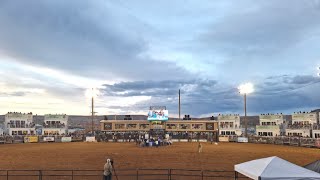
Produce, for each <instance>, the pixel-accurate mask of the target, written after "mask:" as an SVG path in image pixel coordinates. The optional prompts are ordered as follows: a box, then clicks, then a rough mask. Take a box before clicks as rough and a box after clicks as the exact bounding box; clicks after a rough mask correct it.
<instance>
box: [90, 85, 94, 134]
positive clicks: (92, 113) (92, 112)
mask: <svg viewBox="0 0 320 180" xmlns="http://www.w3.org/2000/svg"><path fill="white" fill-rule="evenodd" d="M91 108H92V109H91V120H92V124H91V125H92V134H94V131H93V116H94V110H93V108H94V107H93V88H92V98H91Z"/></svg>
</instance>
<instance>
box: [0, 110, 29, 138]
mask: <svg viewBox="0 0 320 180" xmlns="http://www.w3.org/2000/svg"><path fill="white" fill-rule="evenodd" d="M4 129H5V130H4V131H5V133H6V134H9V135H30V134H35V124H34V122H33V115H32V113H31V112H30V113H21V112H8V113H7V114H6V115H5V122H4Z"/></svg>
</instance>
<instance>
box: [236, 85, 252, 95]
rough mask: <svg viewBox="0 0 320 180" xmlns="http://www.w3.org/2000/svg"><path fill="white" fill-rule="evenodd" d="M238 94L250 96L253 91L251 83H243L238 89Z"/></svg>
mask: <svg viewBox="0 0 320 180" xmlns="http://www.w3.org/2000/svg"><path fill="white" fill-rule="evenodd" d="M238 89H239V93H240V94H250V93H252V92H253V91H254V88H253V84H252V83H245V84H242V85H240V86H239V87H238Z"/></svg>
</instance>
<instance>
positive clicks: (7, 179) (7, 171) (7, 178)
mask: <svg viewBox="0 0 320 180" xmlns="http://www.w3.org/2000/svg"><path fill="white" fill-rule="evenodd" d="M7 180H9V171H8V170H7Z"/></svg>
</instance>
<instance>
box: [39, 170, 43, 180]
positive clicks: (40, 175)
mask: <svg viewBox="0 0 320 180" xmlns="http://www.w3.org/2000/svg"><path fill="white" fill-rule="evenodd" d="M39 180H42V171H41V170H39Z"/></svg>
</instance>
